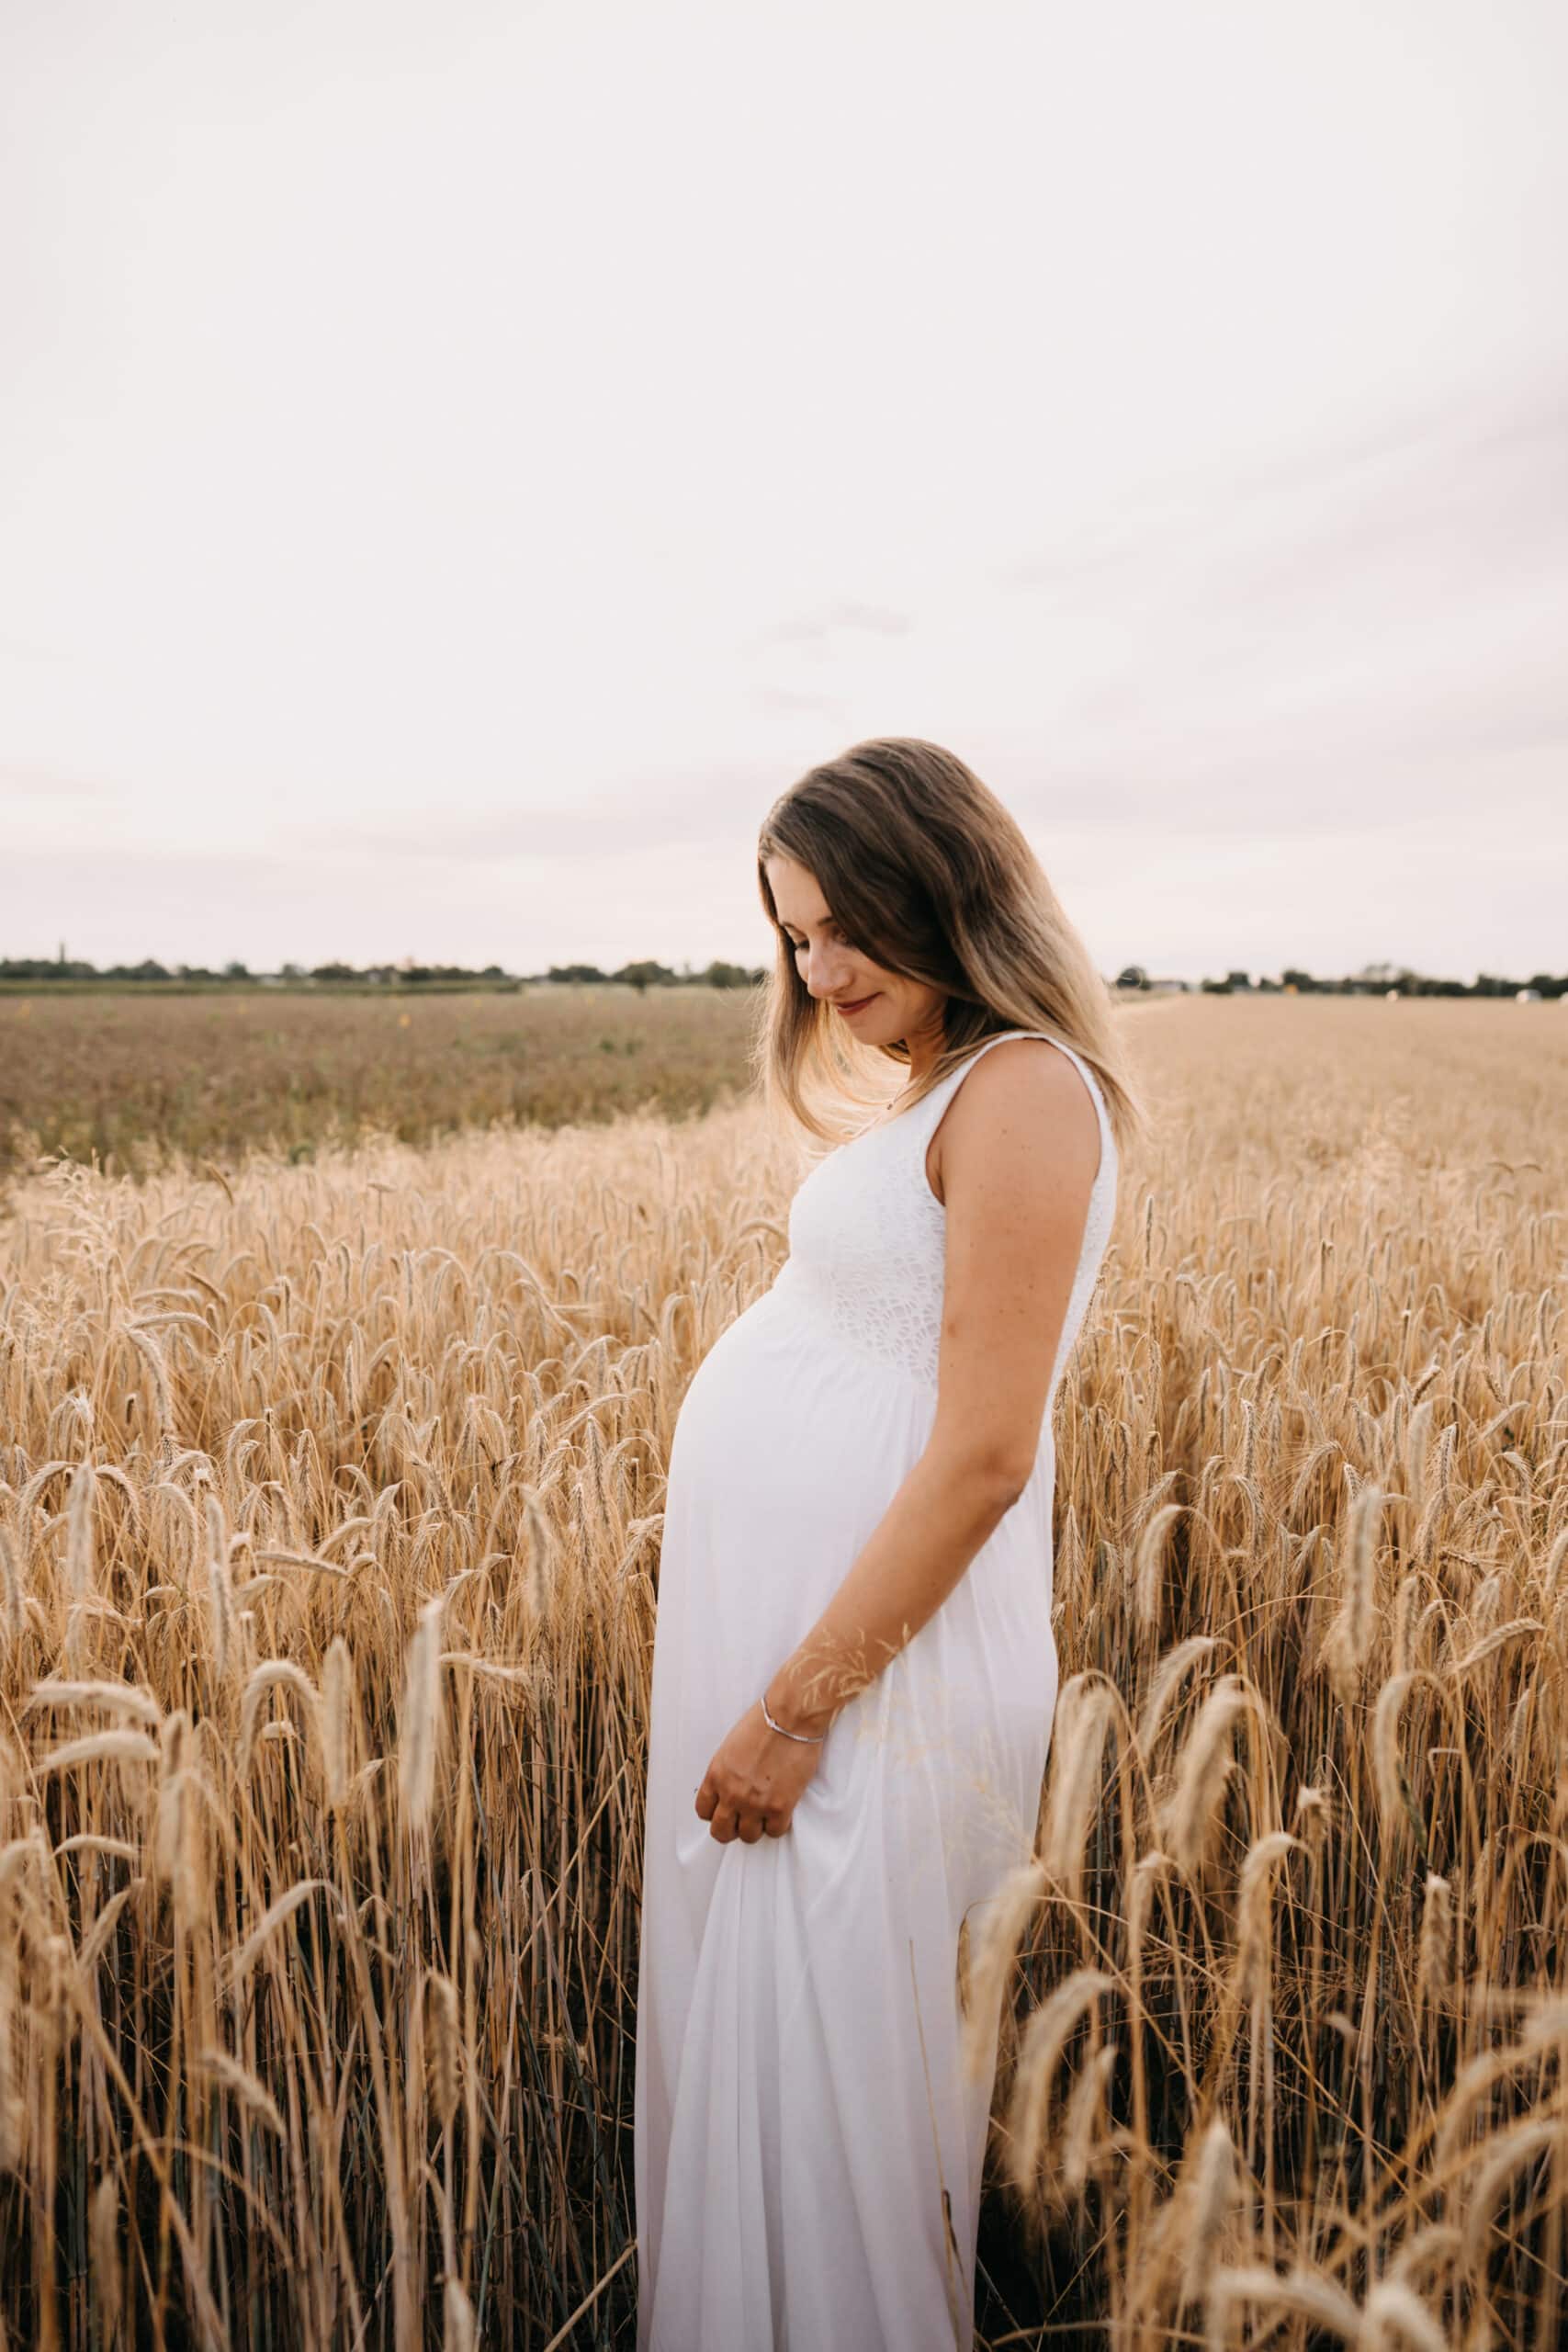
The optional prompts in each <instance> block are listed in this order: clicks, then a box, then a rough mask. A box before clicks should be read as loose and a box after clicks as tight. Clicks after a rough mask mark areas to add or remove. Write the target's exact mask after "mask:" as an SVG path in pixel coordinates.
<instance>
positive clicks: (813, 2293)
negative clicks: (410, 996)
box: [634, 1030, 1116, 2352]
mask: <svg viewBox="0 0 1568 2352" xmlns="http://www.w3.org/2000/svg"><path fill="white" fill-rule="evenodd" d="M1041 1034H1043V1033H1041V1032H1038V1031H1034V1030H1009V1031H1005V1032H1003V1033H1000V1035H997V1036H993V1037H988V1038H987V1039H986V1040H985V1041H984V1043H983V1044H982V1045H981V1046H978V1047H977V1048H976V1052H975V1053H973V1054H971V1055H970V1056H969V1057H968V1058H967V1059H966V1060H965V1061H964V1063H963V1064H962V1065H961V1066H960V1067H959V1068H958V1069H956V1070H953V1071H952V1072H950V1073H949V1075H948V1076H947V1078H946V1079H945V1080H943V1081H942V1083H941V1084H940V1085H939V1086H938V1087H936V1088H935V1089H934V1090H933V1091H932V1092H931V1094H929V1095H927V1096H926V1097H925V1098H924V1100H922V1101H921V1102H919V1103H915V1104H913V1105H912V1106H911V1107H910V1109H909V1110H908V1111H906V1112H900V1113H898V1114H895V1115H894V1116H893V1117H891V1118H887V1119H884V1120H883V1121H881V1122H880V1123H879V1124H877V1125H872V1126H868V1127H867V1128H865V1129H864V1130H863V1132H862V1133H861V1134H859V1135H857V1136H854V1137H853V1138H852V1141H851V1142H849V1143H847V1144H842V1145H840V1146H839V1147H838V1148H836V1149H833V1150H831V1151H829V1152H828V1153H827V1155H826V1156H825V1157H824V1158H822V1159H819V1160H818V1162H817V1163H816V1165H815V1166H814V1167H813V1168H812V1169H811V1170H810V1171H809V1173H808V1174H807V1177H806V1179H805V1181H804V1182H802V1183H801V1185H800V1186H799V1188H798V1189H797V1191H796V1192H795V1196H794V1199H793V1201H792V1202H791V1204H790V1214H789V1245H790V1246H789V1255H788V1257H787V1258H786V1259H785V1261H784V1263H783V1264H782V1265H781V1267H780V1268H779V1271H778V1272H777V1274H776V1276H775V1278H774V1280H773V1284H772V1286H771V1287H770V1288H769V1289H768V1290H766V1291H764V1292H763V1293H762V1295H761V1296H760V1297H759V1298H757V1299H756V1300H754V1301H753V1303H752V1304H751V1305H750V1306H749V1307H747V1308H746V1310H745V1312H744V1313H743V1314H741V1315H739V1316H738V1317H736V1319H735V1321H734V1322H733V1323H731V1324H730V1325H729V1327H728V1329H726V1330H725V1331H724V1332H723V1333H722V1334H721V1336H720V1337H719V1339H718V1340H717V1341H716V1343H715V1345H714V1346H713V1347H712V1348H710V1350H709V1351H708V1352H707V1354H706V1355H705V1357H704V1359H703V1361H702V1363H700V1364H699V1366H698V1368H697V1371H696V1374H695V1375H694V1379H693V1380H692V1382H691V1385H690V1386H689V1387H688V1389H687V1392H686V1395H685V1397H684V1399H683V1401H682V1408H681V1413H680V1417H679V1419H678V1421H677V1424H676V1430H675V1435H674V1439H673V1442H672V1444H671V1456H670V1464H669V1475H668V1481H667V1493H666V1500H665V1518H664V1531H663V1549H662V1557H661V1562H660V1577H659V1598H658V1610H657V1621H656V1632H655V1637H654V1654H653V1671H652V1694H651V1715H650V1721H649V1757H648V1795H647V1813H646V1826H645V1846H644V1855H643V1882H642V1921H641V1949H640V1964H639V1981H638V1997H637V2061H636V2091H635V2131H634V2169H635V2192H636V2200H637V2285H638V2298H637V2352H953V2347H954V2346H957V2347H959V2352H972V2347H973V2343H974V2327H973V2311H974V2275H973V2274H974V2262H975V2254H976V2241H977V2237H978V2228H979V2222H978V2207H979V2193H980V2182H981V2173H982V2166H983V2163H984V2158H985V2150H986V2136H987V2118H988V2113H989V2108H990V2095H991V2090H992V2088H993V2086H994V2080H995V2052H994V2050H993V2052H992V2059H991V2064H990V2068H989V2070H988V2072H987V2075H986V2078H985V2079H981V2080H978V2081H976V2080H975V2079H974V2078H973V2077H972V2076H971V2075H969V2074H968V2073H966V2071H965V2069H964V2064H963V2052H962V2049H961V2031H962V2024H963V2016H962V2008H961V2004H960V1999H959V1992H958V1940H959V1929H960V1925H961V1923H962V1921H963V1920H964V1915H965V1913H966V1912H967V1913H969V1915H970V1920H969V1934H970V1937H971V1939H977V1938H978V1936H979V1934H980V1933H981V1931H982V1929H983V1927H984V1923H985V1917H986V1914H985V1912H984V1910H983V1909H982V1908H981V1907H979V1906H982V1905H984V1904H985V1903H986V1901H987V1898H988V1897H990V1896H992V1895H994V1894H995V1893H996V1891H997V1889H998V1885H999V1883H1000V1882H1001V1880H1002V1878H1003V1877H1004V1876H1005V1874H1006V1873H1007V1871H1009V1870H1010V1868H1011V1867H1012V1866H1013V1865H1014V1864H1016V1863H1018V1862H1021V1861H1022V1860H1027V1858H1028V1857H1029V1855H1030V1854H1031V1852H1032V1849H1033V1841H1034V1837H1035V1832H1036V1828H1037V1824H1038V1815H1039V1806H1040V1799H1041V1791H1042V1783H1043V1777H1044V1770H1045V1758H1046V1750H1047V1747H1048V1744H1049V1739H1050V1730H1051V1719H1052V1713H1053V1711H1054V1708H1055V1698H1056V1654H1055V1640H1054V1637H1053V1633H1052V1625H1051V1573H1052V1557H1053V1555H1052V1496H1053V1486H1054V1482H1055V1442H1054V1434H1053V1430H1052V1425H1051V1404H1050V1402H1049V1401H1048V1402H1047V1405H1046V1408H1045V1412H1044V1416H1043V1424H1042V1429H1041V1434H1040V1444H1039V1451H1038V1453H1037V1456H1036V1459H1035V1464H1034V1468H1033V1471H1032V1475H1031V1477H1030V1480H1029V1483H1028V1485H1027V1487H1025V1489H1024V1491H1023V1493H1022V1494H1021V1497H1020V1498H1019V1499H1018V1501H1017V1502H1016V1503H1014V1504H1013V1506H1012V1507H1011V1509H1010V1510H1009V1511H1008V1512H1007V1513H1006V1515H1005V1516H1004V1518H1003V1519H1002V1520H1001V1521H1000V1522H999V1524H998V1527H997V1528H996V1530H995V1532H994V1533H993V1534H992V1535H991V1536H990V1537H989V1539H988V1540H987V1543H986V1544H984V1545H983V1546H982V1548H981V1549H980V1551H979V1552H978V1553H977V1554H976V1555H975V1557H974V1559H973V1560H972V1561H971V1563H970V1565H969V1566H968V1567H967V1569H966V1570H965V1571H964V1575H963V1577H961V1578H960V1580H959V1582H958V1584H957V1585H956V1586H955V1587H954V1589H953V1591H952V1592H951V1593H950V1594H949V1596H948V1597H947V1599H946V1600H944V1601H943V1602H942V1605H941V1607H940V1608H938V1609H937V1610H936V1611H935V1612H934V1613H933V1614H932V1615H931V1617H930V1618H928V1619H927V1621H926V1623H924V1625H922V1626H921V1627H920V1628H919V1631H918V1632H917V1633H916V1634H914V1635H913V1637H912V1638H911V1639H910V1640H909V1641H908V1644H907V1645H905V1647H904V1648H903V1649H902V1650H901V1651H900V1652H899V1653H898V1654H897V1657H894V1658H893V1659H892V1660H891V1661H890V1662H889V1663H888V1664H887V1665H886V1667H885V1668H883V1669H882V1671H881V1672H880V1673H879V1674H878V1675H877V1677H876V1679H874V1681H873V1682H872V1683H870V1684H869V1685H868V1686H867V1687H866V1688H865V1689H864V1690H863V1691H860V1692H859V1693H857V1695H856V1696H855V1697H854V1698H853V1699H852V1700H851V1701H850V1702H849V1703H848V1704H847V1705H845V1706H844V1707H842V1708H841V1709H840V1713H839V1714H838V1715H837V1717H836V1718H835V1719H834V1722H833V1724H831V1726H830V1728H829V1733H828V1736H827V1737H826V1739H825V1740H824V1742H823V1744H822V1747H821V1750H820V1755H819V1761H818V1768H817V1771H816V1773H815V1776H814V1777H813V1779H812V1780H811V1781H810V1783H809V1784H808V1786H807V1789H806V1790H805V1792H804V1793H803V1794H802V1796H801V1797H800V1799H799V1801H798V1803H797V1804H796V1805H795V1811H794V1813H793V1815H792V1816H791V1821H790V1826H789V1827H788V1829H787V1830H786V1831H785V1832H784V1835H783V1836H782V1837H778V1838H773V1837H768V1836H764V1837H762V1838H760V1839H759V1840H758V1841H757V1842H756V1843H755V1844H747V1843H746V1842H744V1841H743V1840H742V1839H740V1838H733V1839H731V1840H730V1841H729V1842H728V1843H727V1844H721V1843H720V1842H719V1841H718V1840H717V1839H716V1838H714V1836H713V1835H712V1832H711V1829H710V1826H709V1825H708V1823H707V1822H706V1821H705V1820H704V1819H703V1818H702V1817H701V1816H700V1815H698V1813H697V1812H696V1810H695V1805H694V1798H695V1794H696V1790H697V1785H698V1783H699V1782H700V1781H701V1780H702V1778H703V1775H704V1773H705V1771H706V1770H707V1766H708V1763H709V1761H710V1759H711V1758H712V1756H713V1753H714V1750H715V1749H716V1747H717V1746H718V1744H719V1742H720V1741H721V1740H722V1739H723V1737H724V1736H725V1734H726V1733H727V1732H728V1730H729V1729H730V1728H731V1726H732V1725H733V1724H735V1723H736V1722H737V1720H738V1719H739V1717H740V1716H741V1715H742V1714H744V1713H745V1712H746V1710H747V1709H748V1708H749V1707H750V1706H751V1705H752V1704H753V1703H754V1702H755V1701H756V1699H757V1696H758V1694H759V1692H760V1691H761V1690H762V1689H763V1687H764V1685H765V1684H766V1683H767V1682H768V1680H769V1679H770V1678H771V1677H772V1675H773V1672H774V1671H775V1669H776V1668H778V1667H779V1666H780V1665H781V1664H782V1662H783V1661H784V1658H785V1657H787V1656H788V1654H789V1652H790V1651H791V1650H792V1649H793V1648H794V1647H795V1645H796V1644H797V1643H798V1642H799V1641H800V1639H801V1638H802V1636H803V1635H804V1634H806V1633H807V1631H808V1630H809V1628H810V1627H811V1625H812V1624H813V1623H815V1622H816V1620H817V1618H818V1616H819V1615H820V1613H821V1611H822V1610H823V1609H824V1608H825V1607H826V1606H827V1604H828V1602H829V1600H830V1599H831V1598H832V1595H833V1593H834V1592H835V1590H836V1589H837V1588H838V1586H839V1585H840V1582H841V1581H842V1579H843V1577H844V1576H845V1575H846V1573H847V1572H848V1570H849V1568H850V1567H851V1566H852V1563H853V1561H854V1559H855V1557H856V1555H857V1554H858V1553H859V1551H860V1550H861V1548H862V1546H863V1544H864V1543H865V1541H866V1539H867V1537H868V1536H869V1535H870V1534H871V1532H872V1531H873V1530H874V1527H875V1526H876V1524H877V1522H878V1521H879V1520H880V1519H881V1518H882V1517H883V1515H884V1513H885V1512H886V1509H887V1507H888V1505H889V1503H890V1502H891V1501H892V1500H893V1498H894V1496H895V1494H896V1493H897V1489H898V1487H900V1485H901V1484H902V1482H903V1480H904V1478H905V1477H906V1476H907V1475H908V1472H909V1471H910V1469H912V1467H913V1466H914V1464H915V1462H916V1460H917V1458H918V1457H919V1453H921V1451H922V1449H923V1447H924V1446H925V1444H926V1442H927V1440H928V1438H929V1437H930V1435H931V1427H932V1421H933V1417H934V1413H935V1408H936V1401H937V1362H938V1343H939V1338H940V1333H941V1326H942V1273H943V1227H944V1222H945V1212H944V1210H943V1207H942V1203H941V1202H940V1201H938V1200H937V1198H936V1196H935V1194H934V1193H932V1192H931V1186H930V1183H929V1181H928V1179H927V1175H926V1149H927V1146H928V1144H929V1143H930V1141H931V1136H932V1135H933V1134H934V1132H935V1130H936V1126H937V1124H938V1122H939V1121H940V1119H941V1117H942V1113H943V1111H944V1110H945V1108H946V1106H947V1103H949V1102H950V1101H951V1099H952V1097H953V1093H954V1092H955V1091H956V1090H957V1088H958V1086H959V1085H960V1084H961V1083H962V1081H963V1080H964V1077H965V1075H966V1074H967V1072H968V1071H969V1069H972V1068H973V1066H974V1063H975V1062H976V1060H977V1059H978V1057H979V1055H980V1054H981V1053H984V1052H987V1050H988V1049H989V1047H990V1046H993V1045H998V1044H999V1043H1000V1042H1001V1036H1002V1035H1007V1036H1034V1035H1041ZM1051 1042H1053V1043H1055V1040H1052V1041H1051ZM1060 1050H1061V1051H1063V1052H1068V1051H1069V1049H1068V1048H1067V1047H1066V1046H1063V1047H1061V1048H1060ZM1070 1058H1071V1059H1072V1061H1073V1062H1074V1063H1075V1064H1076V1066H1077V1069H1078V1070H1079V1072H1080V1073H1081V1075H1082V1077H1083V1079H1084V1081H1085V1084H1086V1085H1087V1086H1088V1088H1089V1092H1090V1094H1091V1095H1092V1096H1093V1099H1094V1103H1095V1109H1096V1113H1097V1114H1098V1117H1099V1121H1100V1167H1099V1170H1098V1173H1097V1175H1096V1177H1095V1181H1094V1186H1093V1191H1092V1193H1091V1195H1090V1201H1089V1215H1088V1219H1087V1223H1086V1227H1085V1231H1084V1237H1083V1243H1082V1247H1081V1250H1080V1254H1079V1260H1078V1267H1077V1277H1076V1280H1075V1282H1074V1284H1073V1289H1072V1294H1071V1298H1070V1301H1069V1304H1068V1307H1067V1312H1066V1322H1065V1325H1064V1328H1063V1331H1062V1337H1061V1341H1060V1344H1059V1347H1058V1350H1057V1354H1056V1361H1055V1366H1054V1369H1053V1374H1052V1380H1051V1391H1052V1396H1053V1397H1054V1396H1055V1388H1056V1385H1057V1382H1058V1381H1059V1379H1060V1376H1061V1373H1062V1370H1063V1367H1064V1366H1065V1364H1066V1362H1067V1359H1068V1357H1069V1355H1070V1353H1071V1351H1072V1348H1073V1345H1074V1342H1075V1340H1077V1333H1078V1329H1079V1326H1080V1325H1081V1323H1082V1320H1083V1314H1084V1309H1085V1307H1086V1306H1087V1304H1088V1302H1089V1294H1090V1292H1091V1291H1092V1289H1093V1286H1094V1282H1095V1278H1096V1275H1097V1274H1098V1272H1099V1270H1100V1259H1101V1257H1102V1255H1103V1252H1104V1249H1105V1244H1106V1241H1107V1238H1108V1237H1109V1233H1110V1229H1111V1216H1112V1212H1113V1209H1114V1205H1115V1192H1116V1150H1115V1144H1114V1140H1113V1137H1112V1134H1111V1124H1110V1120H1109V1118H1108V1116H1107V1113H1106V1108H1105V1103H1104V1099H1103V1097H1102V1095H1101V1093H1100V1087H1099V1084H1098V1082H1097V1080H1095V1078H1094V1076H1093V1074H1092V1072H1091V1071H1090V1069H1089V1067H1088V1066H1087V1065H1086V1064H1085V1062H1084V1061H1083V1060H1082V1058H1081V1057H1079V1056H1078V1055H1077V1054H1076V1053H1074V1054H1071V1055H1070ZM971 1948H972V1949H973V1945H972V1947H971Z"/></svg>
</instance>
